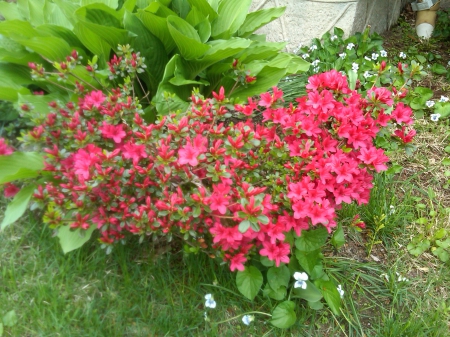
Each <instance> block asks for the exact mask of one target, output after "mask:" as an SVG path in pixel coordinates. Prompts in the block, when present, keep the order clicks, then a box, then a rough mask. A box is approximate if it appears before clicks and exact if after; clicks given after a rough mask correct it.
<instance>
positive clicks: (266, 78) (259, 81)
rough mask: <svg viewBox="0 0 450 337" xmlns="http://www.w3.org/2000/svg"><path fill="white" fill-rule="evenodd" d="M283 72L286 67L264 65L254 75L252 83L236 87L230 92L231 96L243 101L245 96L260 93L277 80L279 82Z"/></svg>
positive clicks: (275, 83)
mask: <svg viewBox="0 0 450 337" xmlns="http://www.w3.org/2000/svg"><path fill="white" fill-rule="evenodd" d="M285 73H286V69H280V68H274V67H264V68H263V69H262V70H261V71H260V72H259V73H258V74H257V75H256V81H255V82H254V83H252V84H250V85H248V86H247V87H239V88H237V89H236V90H235V91H234V92H233V93H232V94H231V97H232V98H239V99H240V100H242V101H245V100H246V98H247V97H251V96H253V95H257V94H260V93H262V92H265V91H267V90H268V89H270V88H271V87H273V86H275V85H277V84H278V82H280V79H281V78H282V77H283V76H284V75H285ZM252 75H253V74H252ZM230 89H231V88H230Z"/></svg>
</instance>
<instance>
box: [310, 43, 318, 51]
mask: <svg viewBox="0 0 450 337" xmlns="http://www.w3.org/2000/svg"><path fill="white" fill-rule="evenodd" d="M316 49H317V46H316V45H315V44H313V45H312V46H311V47H309V51H314V50H316Z"/></svg>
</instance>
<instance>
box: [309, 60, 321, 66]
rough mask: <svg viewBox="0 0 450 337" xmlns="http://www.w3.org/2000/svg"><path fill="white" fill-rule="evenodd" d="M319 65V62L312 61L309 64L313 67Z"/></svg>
mask: <svg viewBox="0 0 450 337" xmlns="http://www.w3.org/2000/svg"><path fill="white" fill-rule="evenodd" d="M319 63H320V60H314V61H312V62H311V64H312V65H313V66H314V67H315V66H317V65H318V64H319Z"/></svg>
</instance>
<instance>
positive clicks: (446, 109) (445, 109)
mask: <svg viewBox="0 0 450 337" xmlns="http://www.w3.org/2000/svg"><path fill="white" fill-rule="evenodd" d="M434 113H437V114H440V115H441V117H440V118H447V117H449V116H450V103H441V102H437V103H436V104H435V105H434Z"/></svg>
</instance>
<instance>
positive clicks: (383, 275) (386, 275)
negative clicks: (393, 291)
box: [380, 273, 389, 282]
mask: <svg viewBox="0 0 450 337" xmlns="http://www.w3.org/2000/svg"><path fill="white" fill-rule="evenodd" d="M380 277H384V278H385V279H386V281H388V282H389V275H388V274H384V273H383V274H381V275H380Z"/></svg>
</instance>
